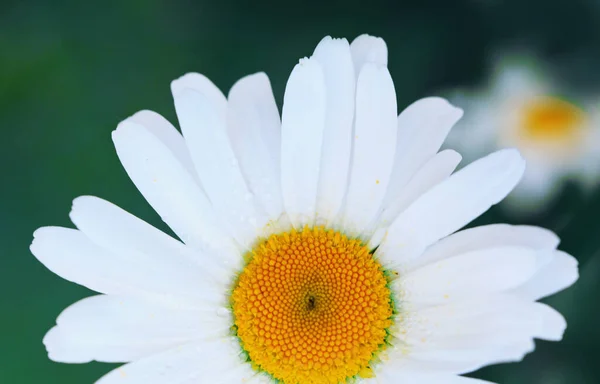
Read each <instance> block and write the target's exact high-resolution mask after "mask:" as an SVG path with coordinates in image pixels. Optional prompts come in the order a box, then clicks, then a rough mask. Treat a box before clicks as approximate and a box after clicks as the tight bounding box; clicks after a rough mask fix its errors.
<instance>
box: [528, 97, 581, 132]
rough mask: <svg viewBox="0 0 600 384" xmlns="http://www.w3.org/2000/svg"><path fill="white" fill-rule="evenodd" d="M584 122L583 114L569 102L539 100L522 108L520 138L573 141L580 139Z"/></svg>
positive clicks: (550, 98) (547, 98) (550, 99)
mask: <svg viewBox="0 0 600 384" xmlns="http://www.w3.org/2000/svg"><path fill="white" fill-rule="evenodd" d="M585 120H586V114H585V112H584V111H583V110H582V109H580V108H579V107H577V106H575V105H573V104H571V103H569V102H566V101H564V100H560V99H557V98H553V97H544V98H539V99H536V100H531V101H530V102H528V103H527V104H526V105H525V106H524V109H523V113H522V121H521V128H522V129H521V136H522V138H524V139H527V140H530V141H536V142H547V143H556V142H565V141H574V140H577V139H578V138H579V137H580V134H581V130H582V128H583V127H584V123H585Z"/></svg>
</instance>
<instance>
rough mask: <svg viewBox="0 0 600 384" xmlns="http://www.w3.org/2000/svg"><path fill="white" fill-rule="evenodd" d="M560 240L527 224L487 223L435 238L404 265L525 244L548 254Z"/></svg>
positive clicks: (544, 230) (421, 264)
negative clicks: (424, 249)
mask: <svg viewBox="0 0 600 384" xmlns="http://www.w3.org/2000/svg"><path fill="white" fill-rule="evenodd" d="M559 241H560V239H559V238H558V236H556V234H554V233H553V232H552V231H549V230H547V229H544V228H540V227H532V226H528V225H508V224H491V225H483V226H480V227H474V228H469V229H465V230H463V231H459V232H456V233H453V234H452V235H450V236H448V237H446V238H444V239H442V240H440V241H438V242H437V243H435V244H433V245H432V246H431V247H429V248H427V250H426V251H425V252H424V253H423V254H422V255H421V256H419V257H418V258H416V259H414V260H411V261H410V262H409V263H408V264H406V265H405V266H404V267H405V269H406V270H414V269H416V268H419V267H421V266H423V265H426V264H429V263H433V262H435V261H438V260H442V259H445V258H448V257H452V256H456V255H460V254H462V253H465V252H472V251H476V250H481V249H486V248H495V247H502V246H515V247H527V248H531V249H533V250H537V251H540V252H542V251H544V252H549V254H551V253H552V251H554V250H555V249H556V247H557V246H558V243H559Z"/></svg>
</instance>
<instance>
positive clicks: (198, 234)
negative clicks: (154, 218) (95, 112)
mask: <svg viewBox="0 0 600 384" xmlns="http://www.w3.org/2000/svg"><path fill="white" fill-rule="evenodd" d="M112 136H113V141H114V143H115V148H116V149H117V154H118V155H119V159H120V160H121V163H122V164H123V167H124V168H125V170H126V171H127V174H128V175H129V177H130V178H131V180H132V181H133V182H134V184H135V185H136V187H137V188H138V189H139V191H140V192H141V193H142V195H144V197H145V198H146V200H147V201H148V202H149V203H150V205H152V207H153V208H154V209H155V210H156V212H158V214H159V215H160V216H161V218H162V219H163V221H164V222H165V223H167V224H168V225H169V227H171V229H172V230H173V231H174V232H175V233H176V234H177V236H179V238H180V239H181V240H182V241H183V242H184V243H186V244H190V245H194V246H196V247H203V246H204V245H205V244H210V245H211V246H212V247H214V248H215V249H223V252H231V250H232V249H233V248H234V245H233V243H232V242H231V238H230V236H229V235H227V234H225V232H224V230H223V229H222V228H224V227H223V224H222V222H221V221H220V219H219V218H218V217H217V216H216V214H215V212H214V210H213V208H212V206H211V204H210V202H209V201H208V199H207V198H206V196H205V195H204V193H203V192H202V190H201V189H200V187H199V186H198V184H197V183H196V182H195V181H194V178H193V177H192V176H191V175H190V173H189V172H187V171H186V170H185V168H184V167H183V166H182V165H181V163H180V162H179V161H178V160H177V158H176V157H175V156H174V155H173V153H172V152H171V151H169V149H168V148H167V147H166V146H165V145H164V144H163V143H162V142H161V141H159V140H158V139H157V138H156V137H155V136H154V135H152V134H151V133H150V132H148V131H147V130H145V129H144V127H142V126H140V125H138V124H136V123H133V122H131V121H129V120H125V121H124V122H122V123H121V124H119V127H118V128H117V130H116V131H114V132H113V135H112Z"/></svg>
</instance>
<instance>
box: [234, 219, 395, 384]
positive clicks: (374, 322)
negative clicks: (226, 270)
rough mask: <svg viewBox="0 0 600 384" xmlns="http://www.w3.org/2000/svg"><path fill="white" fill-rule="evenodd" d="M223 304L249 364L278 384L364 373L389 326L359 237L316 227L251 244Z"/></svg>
mask: <svg viewBox="0 0 600 384" xmlns="http://www.w3.org/2000/svg"><path fill="white" fill-rule="evenodd" d="M231 304H232V307H233V313H234V317H235V329H236V333H237V336H238V337H239V339H240V342H241V345H242V347H243V349H244V350H245V351H246V352H247V354H248V356H249V359H250V360H251V362H252V364H253V366H254V367H255V368H256V369H259V370H261V371H264V372H267V373H268V374H270V375H271V376H272V377H273V378H275V379H277V380H279V381H280V382H282V383H284V384H317V383H318V384H321V383H331V384H334V383H345V382H346V380H347V379H349V378H352V377H355V376H362V377H367V376H370V375H371V374H372V371H371V368H370V363H371V362H372V360H373V359H374V357H375V356H376V354H377V353H378V352H379V351H380V350H381V349H382V348H383V347H384V345H385V339H386V334H387V333H386V329H387V328H389V327H390V325H391V323H392V319H391V318H392V302H391V297H390V291H389V288H388V286H387V279H386V277H385V275H384V271H383V269H382V267H381V265H380V264H379V263H378V262H377V261H376V260H375V259H374V258H373V256H372V255H371V253H369V250H368V249H367V247H366V246H365V245H363V244H362V243H361V242H360V241H359V240H356V239H350V238H348V237H346V236H344V235H343V234H341V233H339V232H337V231H332V230H326V229H323V228H305V229H303V230H302V231H294V230H292V231H290V232H285V233H282V234H276V235H272V236H271V237H269V238H268V239H267V240H265V241H263V242H261V243H260V244H258V245H257V246H256V247H255V248H254V249H253V251H252V252H251V253H250V254H249V255H248V263H247V265H246V267H245V268H244V269H243V270H242V272H241V273H240V276H239V279H238V280H237V282H236V284H235V286H234V288H233V292H232V295H231Z"/></svg>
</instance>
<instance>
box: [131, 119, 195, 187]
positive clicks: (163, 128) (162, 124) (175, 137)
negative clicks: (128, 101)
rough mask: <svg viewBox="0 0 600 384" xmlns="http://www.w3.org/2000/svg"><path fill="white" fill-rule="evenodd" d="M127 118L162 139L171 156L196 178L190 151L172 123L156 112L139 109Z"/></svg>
mask: <svg viewBox="0 0 600 384" xmlns="http://www.w3.org/2000/svg"><path fill="white" fill-rule="evenodd" d="M128 120H129V121H131V122H133V123H137V124H139V125H141V126H143V127H144V128H146V130H148V132H150V133H152V134H153V135H154V136H156V138H157V139H159V140H160V141H162V143H163V144H164V145H165V146H166V147H167V148H168V149H169V150H170V151H171V153H172V154H173V156H175V157H176V158H177V160H179V162H180V163H181V165H183V166H184V167H185V169H186V170H187V171H188V172H189V173H190V174H191V175H193V176H194V178H197V175H196V170H195V169H194V163H193V162H192V158H191V157H190V153H189V152H188V149H187V147H186V145H185V141H184V140H183V136H181V133H179V131H178V130H177V128H175V127H174V126H173V124H171V123H170V122H169V121H168V120H167V119H165V118H164V117H162V116H161V115H159V114H158V113H156V112H153V111H146V110H145V111H139V112H138V113H136V114H134V115H133V116H131V117H130V118H129V119H128Z"/></svg>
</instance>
